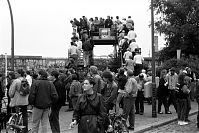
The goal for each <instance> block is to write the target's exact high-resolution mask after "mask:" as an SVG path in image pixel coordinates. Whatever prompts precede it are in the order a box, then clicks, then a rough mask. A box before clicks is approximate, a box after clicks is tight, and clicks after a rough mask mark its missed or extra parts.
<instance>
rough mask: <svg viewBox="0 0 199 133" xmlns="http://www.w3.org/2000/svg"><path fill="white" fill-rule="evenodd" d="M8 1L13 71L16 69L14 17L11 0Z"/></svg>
mask: <svg viewBox="0 0 199 133" xmlns="http://www.w3.org/2000/svg"><path fill="white" fill-rule="evenodd" d="M7 2H8V6H9V10H10V19H11V69H12V71H14V19H13V14H12V8H11V4H10V1H9V0H7Z"/></svg>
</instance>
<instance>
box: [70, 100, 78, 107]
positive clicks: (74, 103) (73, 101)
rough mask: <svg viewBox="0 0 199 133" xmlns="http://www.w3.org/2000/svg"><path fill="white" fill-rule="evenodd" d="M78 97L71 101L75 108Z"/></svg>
mask: <svg viewBox="0 0 199 133" xmlns="http://www.w3.org/2000/svg"><path fill="white" fill-rule="evenodd" d="M77 100H78V97H72V98H71V101H72V105H73V109H75V106H76V103H77Z"/></svg>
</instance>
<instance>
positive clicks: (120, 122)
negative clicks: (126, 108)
mask: <svg viewBox="0 0 199 133" xmlns="http://www.w3.org/2000/svg"><path fill="white" fill-rule="evenodd" d="M109 120H110V123H111V125H112V127H113V131H111V132H107V133H129V131H128V127H127V125H126V120H125V119H124V118H123V117H122V116H121V115H116V113H109Z"/></svg>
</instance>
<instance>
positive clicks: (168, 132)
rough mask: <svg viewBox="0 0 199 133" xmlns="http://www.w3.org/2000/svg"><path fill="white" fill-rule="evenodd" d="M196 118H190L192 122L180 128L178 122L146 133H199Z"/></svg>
mask: <svg viewBox="0 0 199 133" xmlns="http://www.w3.org/2000/svg"><path fill="white" fill-rule="evenodd" d="M196 117H197V115H193V116H191V117H189V120H191V122H189V124H188V125H184V126H180V125H178V124H177V121H175V122H172V123H170V124H168V125H164V126H161V127H158V128H156V129H152V130H150V131H147V132H145V133H199V129H198V128H197V127H196Z"/></svg>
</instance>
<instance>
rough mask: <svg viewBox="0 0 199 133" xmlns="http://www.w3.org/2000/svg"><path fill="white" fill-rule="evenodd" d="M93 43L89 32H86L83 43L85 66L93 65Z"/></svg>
mask: <svg viewBox="0 0 199 133" xmlns="http://www.w3.org/2000/svg"><path fill="white" fill-rule="evenodd" d="M93 47H94V45H93V43H92V41H91V39H90V38H89V37H88V34H87V33H84V36H83V44H82V50H83V60H84V67H89V66H91V65H93V63H94V62H93Z"/></svg>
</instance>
